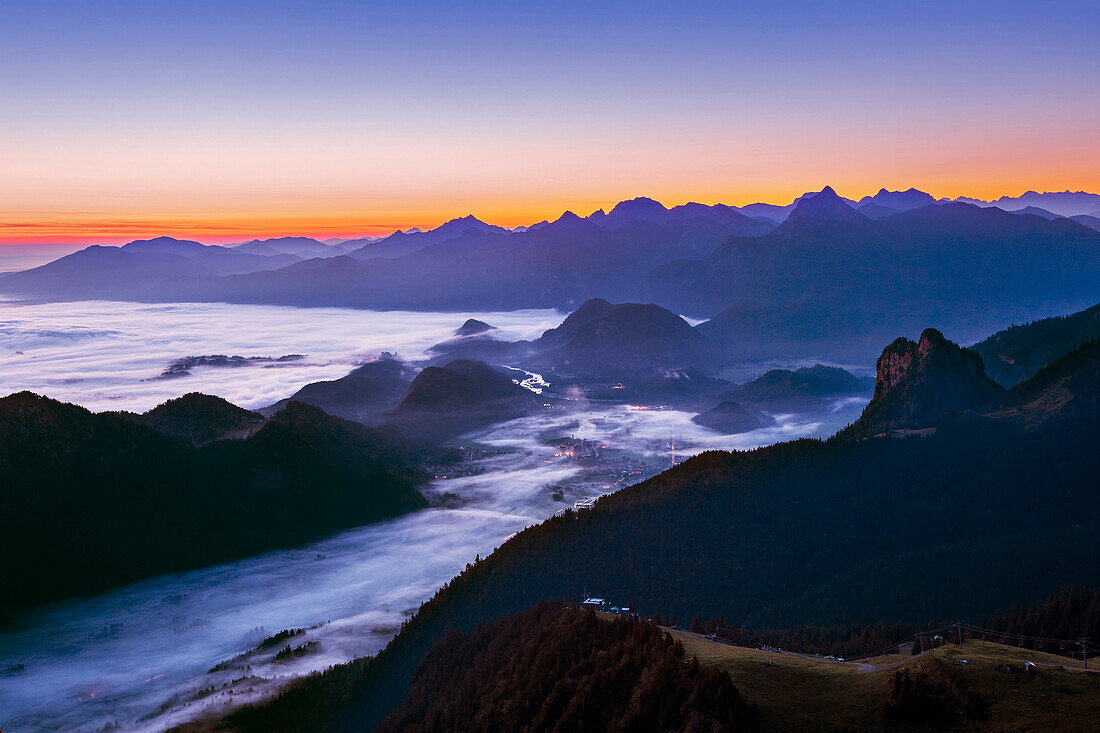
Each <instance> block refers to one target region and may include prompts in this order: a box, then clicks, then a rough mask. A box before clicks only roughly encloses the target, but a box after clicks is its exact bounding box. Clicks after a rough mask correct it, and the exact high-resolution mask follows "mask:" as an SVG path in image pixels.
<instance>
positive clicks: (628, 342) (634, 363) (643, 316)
mask: <svg viewBox="0 0 1100 733" xmlns="http://www.w3.org/2000/svg"><path fill="white" fill-rule="evenodd" d="M535 345H536V346H537V347H538V348H541V349H545V350H546V351H545V352H544V354H543V357H542V358H543V359H544V360H546V361H548V362H549V363H551V364H553V365H555V366H556V367H557V368H558V369H563V370H568V371H570V372H571V373H583V374H589V375H597V374H598V375H602V376H611V375H613V374H615V373H617V372H621V371H639V370H641V371H651V370H654V369H659V368H665V367H675V366H687V365H690V364H693V363H695V362H696V361H697V360H700V359H702V358H703V356H704V355H703V353H702V352H703V349H704V343H703V338H702V337H701V336H700V335H699V334H697V333H696V332H695V331H694V330H693V329H692V328H691V326H690V325H688V323H687V321H685V320H684V319H683V318H681V317H680V316H678V315H676V314H675V313H673V312H672V311H669V310H667V309H665V308H662V307H660V306H658V305H653V304H649V303H619V304H611V303H609V302H607V301H606V300H603V299H602V298H593V299H592V300H588V301H585V302H584V303H583V304H582V305H581V307H580V308H578V309H577V310H576V311H574V312H573V313H571V314H570V315H569V317H568V318H566V319H565V320H564V321H563V322H562V324H561V325H560V326H558V327H557V328H552V329H550V330H548V331H546V332H545V333H544V334H543V335H542V337H541V338H540V339H538V340H537V341H536V342H535Z"/></svg>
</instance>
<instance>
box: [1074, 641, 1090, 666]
mask: <svg viewBox="0 0 1100 733" xmlns="http://www.w3.org/2000/svg"><path fill="white" fill-rule="evenodd" d="M1077 643H1078V644H1080V645H1081V659H1082V660H1083V661H1084V662H1085V669H1088V668H1089V638H1088V637H1087V636H1086V637H1083V638H1081V639H1078V640H1077Z"/></svg>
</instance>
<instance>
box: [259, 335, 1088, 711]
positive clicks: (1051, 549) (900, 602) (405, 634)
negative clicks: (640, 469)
mask: <svg viewBox="0 0 1100 733" xmlns="http://www.w3.org/2000/svg"><path fill="white" fill-rule="evenodd" d="M956 348H957V347H956ZM1089 354H1092V355H1093V356H1095V352H1089V351H1083V352H1081V354H1080V355H1078V356H1076V357H1074V358H1073V359H1071V360H1068V361H1067V363H1066V364H1062V365H1054V366H1052V367H1051V370H1052V371H1053V372H1054V373H1061V372H1062V371H1068V372H1070V373H1075V372H1080V371H1081V370H1084V371H1085V372H1088V371H1089V367H1090V365H1091V362H1090V361H1089V359H1088V355H1089ZM1093 387H1095V385H1093ZM1021 389H1022V390H1026V385H1025V386H1024V387H1022V388H1021ZM1076 397H1080V398H1083V399H1086V400H1087V399H1091V398H1092V395H1091V394H1084V395H1076ZM1070 399H1071V402H1072V399H1073V397H1071V398H1070ZM1065 414H1066V415H1067V416H1068V417H1067V420H1072V422H1071V423H1067V422H1063V423H1061V424H1060V426H1059V428H1058V429H1044V428H1042V427H1040V428H1037V429H1033V430H1029V431H1025V430H1024V429H1023V428H1022V427H1021V426H1020V424H1018V423H1017V422H1014V421H1004V420H993V419H988V418H982V417H977V416H974V417H965V416H959V417H955V418H951V417H950V416H941V417H940V418H939V419H938V420H937V424H936V429H935V430H934V431H933V432H931V433H930V434H926V437H909V438H873V439H855V438H852V437H846V436H843V435H842V436H839V437H836V438H833V439H831V440H828V441H816V440H801V441H796V442H792V443H784V444H779V445H776V446H772V447H768V448H762V449H758V450H755V451H749V452H738V453H719V452H711V453H705V454H702V455H700V456H698V457H696V458H694V459H692V460H690V461H687V462H686V463H684V464H681V465H680V466H677V467H676V468H674V469H672V470H670V471H667V472H665V473H663V474H661V475H659V476H657V477H655V478H652V479H650V480H648V481H646V482H643V483H641V484H638V485H636V486H633V487H631V488H629V489H626V490H623V491H620V492H617V493H615V494H612V495H609V496H607V497H605V498H603V499H602V500H600V501H599V502H598V503H597V505H596V507H595V508H594V509H592V510H590V511H580V512H567V513H565V514H563V515H560V516H557V517H554V518H553V519H551V520H548V521H547V522H544V523H543V524H541V525H538V526H536V527H532V528H530V529H528V530H526V531H524V532H522V533H521V534H520V535H518V536H517V537H515V538H514V539H512V540H511V541H509V542H508V543H506V544H505V545H504V546H502V547H501V548H500V549H499V550H497V551H496V552H494V553H493V555H491V556H490V557H489V558H487V559H485V560H483V561H481V562H479V563H477V564H476V565H474V566H471V567H469V568H468V569H467V571H466V572H464V573H463V574H461V575H460V576H459V577H458V578H456V579H455V580H454V581H453V582H452V583H450V584H449V585H448V586H446V587H445V588H443V589H442V590H441V591H439V592H438V593H437V594H436V596H435V597H434V598H433V599H432V600H431V601H430V602H429V603H427V604H425V605H424V606H423V607H422V608H421V610H420V611H419V613H418V614H417V615H416V616H415V617H414V618H413V619H412V620H411V621H410V622H409V623H408V624H407V626H406V627H405V628H404V629H403V631H402V633H401V634H400V635H399V636H398V637H397V638H396V639H395V640H394V641H393V642H392V643H391V645H390V646H389V647H388V648H387V649H386V650H385V651H383V652H382V653H381V654H380V655H379V656H378V657H376V658H375V659H374V660H371V661H369V662H366V663H355V664H353V665H350V666H348V667H345V668H342V669H341V670H339V671H337V672H335V673H333V674H330V675H327V676H326V677H324V678H322V679H321V680H315V681H307V682H305V683H303V684H302V685H301V686H299V687H298V688H297V689H296V690H294V691H293V692H292V693H291V694H288V695H287V696H286V697H285V698H282V699H280V700H276V701H275V702H274V703H273V704H272V705H273V706H274V707H273V709H280V708H281V706H286V709H288V710H289V709H294V708H296V707H298V706H305V707H306V708H308V707H309V706H310V705H312V704H314V703H313V702H311V699H312V698H314V697H316V693H317V692H319V691H320V690H323V689H326V687H329V686H333V685H336V686H340V687H341V688H342V689H343V690H344V692H343V693H342V695H341V699H342V700H343V701H344V702H343V703H342V709H343V712H342V713H341V716H340V720H341V721H342V723H344V724H346V725H347V726H348V727H349V728H356V729H357V728H367V727H370V726H371V725H373V724H375V723H377V722H378V721H380V720H381V719H382V718H383V717H384V716H385V715H386V714H387V713H388V711H389V710H390V709H392V708H393V707H394V706H395V705H397V704H398V703H400V701H401V700H403V699H404V698H405V695H406V694H407V692H408V689H409V687H408V686H409V683H410V680H411V677H412V674H413V670H414V669H415V667H416V665H417V664H418V662H419V660H420V659H421V658H422V657H423V655H424V654H425V652H426V651H427V650H428V648H429V647H430V646H431V645H432V644H433V643H434V642H435V641H436V640H438V639H439V638H441V637H442V636H443V634H444V632H445V631H446V630H447V629H450V628H459V629H472V628H473V627H474V626H475V625H476V624H477V623H479V622H484V621H487V620H490V619H493V618H496V617H498V616H500V615H501V614H506V613H513V612H516V611H518V610H520V609H522V608H524V607H526V606H528V605H531V604H532V603H535V602H536V601H538V600H540V599H543V598H549V597H563V598H577V597H579V596H580V595H581V594H582V592H583V591H585V590H586V589H587V590H588V591H589V592H593V591H595V592H597V593H599V594H600V595H603V596H606V597H609V598H612V599H615V600H617V601H618V602H620V603H630V604H632V605H633V606H634V607H635V608H637V609H639V610H641V611H642V612H643V613H646V614H653V613H662V614H666V615H669V616H672V617H673V618H677V619H687V618H691V616H692V615H695V614H705V616H704V617H706V616H722V617H723V618H724V619H725V620H726V622H727V623H729V624H730V625H733V626H742V625H743V626H746V627H748V628H765V627H767V628H772V629H776V628H790V627H797V626H802V625H806V624H813V625H842V624H851V623H866V624H880V623H890V622H902V623H905V624H910V625H923V624H927V623H929V622H931V621H937V620H956V619H959V618H963V619H981V618H985V617H986V616H988V615H989V614H991V613H994V612H996V611H998V610H1000V609H1004V608H1008V607H1011V606H1012V605H1013V604H1016V603H1021V602H1028V603H1031V602H1038V601H1040V600H1041V599H1042V598H1043V597H1045V596H1046V594H1047V593H1050V592H1054V591H1057V590H1059V589H1060V588H1062V587H1063V586H1065V585H1067V584H1071V583H1087V584H1090V585H1095V584H1098V583H1100V566H1097V564H1096V562H1095V558H1096V557H1097V556H1098V554H1100V495H1098V494H1097V492H1096V490H1095V489H1096V478H1095V477H1096V476H1097V475H1100V454H1098V452H1097V451H1096V450H1095V446H1096V445H1097V441H1098V440H1100V429H1098V420H1097V417H1096V413H1095V411H1090V410H1084V411H1069V412H1066V413H1065ZM856 434H857V435H858V433H856ZM849 435H851V434H849ZM311 690H312V691H313V692H312V693H311ZM246 722H247V718H242V723H246Z"/></svg>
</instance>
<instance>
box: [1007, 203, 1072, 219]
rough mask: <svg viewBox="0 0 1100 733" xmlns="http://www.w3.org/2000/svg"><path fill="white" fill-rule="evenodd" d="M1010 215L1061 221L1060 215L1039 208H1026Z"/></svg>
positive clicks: (1014, 211) (1013, 210)
mask: <svg viewBox="0 0 1100 733" xmlns="http://www.w3.org/2000/svg"><path fill="white" fill-rule="evenodd" d="M1008 213H1010V214H1031V215H1032V216H1041V217H1043V218H1044V219H1060V218H1061V217H1060V216H1059V215H1058V214H1054V213H1052V212H1050V211H1047V210H1046V209H1040V208H1039V207H1038V206H1025V207H1024V208H1022V209H1012V210H1011V211H1009V212H1008Z"/></svg>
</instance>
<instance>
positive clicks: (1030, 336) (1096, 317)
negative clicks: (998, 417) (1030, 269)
mask: <svg viewBox="0 0 1100 733" xmlns="http://www.w3.org/2000/svg"><path fill="white" fill-rule="evenodd" d="M1091 339H1100V304H1098V305H1094V306H1093V307H1092V308H1088V309H1086V310H1083V311H1080V312H1078V313H1073V314H1072V315H1068V316H1056V317H1054V318H1044V319H1042V320H1039V321H1033V322H1031V323H1027V324H1023V325H1019V326H1012V327H1010V328H1006V329H1005V330H1003V331H998V332H997V333H995V334H993V335H992V336H990V337H989V338H987V339H984V340H982V341H979V342H978V343H976V344H974V345H973V346H971V347H970V350H971V351H973V352H975V353H976V354H978V355H979V356H981V357H982V361H983V362H985V370H986V373H987V374H989V376H990V377H992V378H993V379H995V380H996V381H998V382H1000V383H1001V384H1002V385H1004V386H1005V387H1012V386H1013V385H1015V384H1017V383H1018V382H1021V381H1023V380H1025V379H1027V378H1028V377H1030V376H1032V375H1033V374H1035V372H1037V371H1039V370H1040V369H1041V368H1043V367H1044V366H1046V365H1047V364H1049V363H1051V362H1052V361H1054V360H1055V359H1057V358H1058V357H1060V356H1063V355H1064V354H1066V353H1068V352H1069V351H1071V350H1073V348H1074V347H1076V346H1077V345H1078V344H1080V343H1081V342H1083V341H1088V340H1091Z"/></svg>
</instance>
